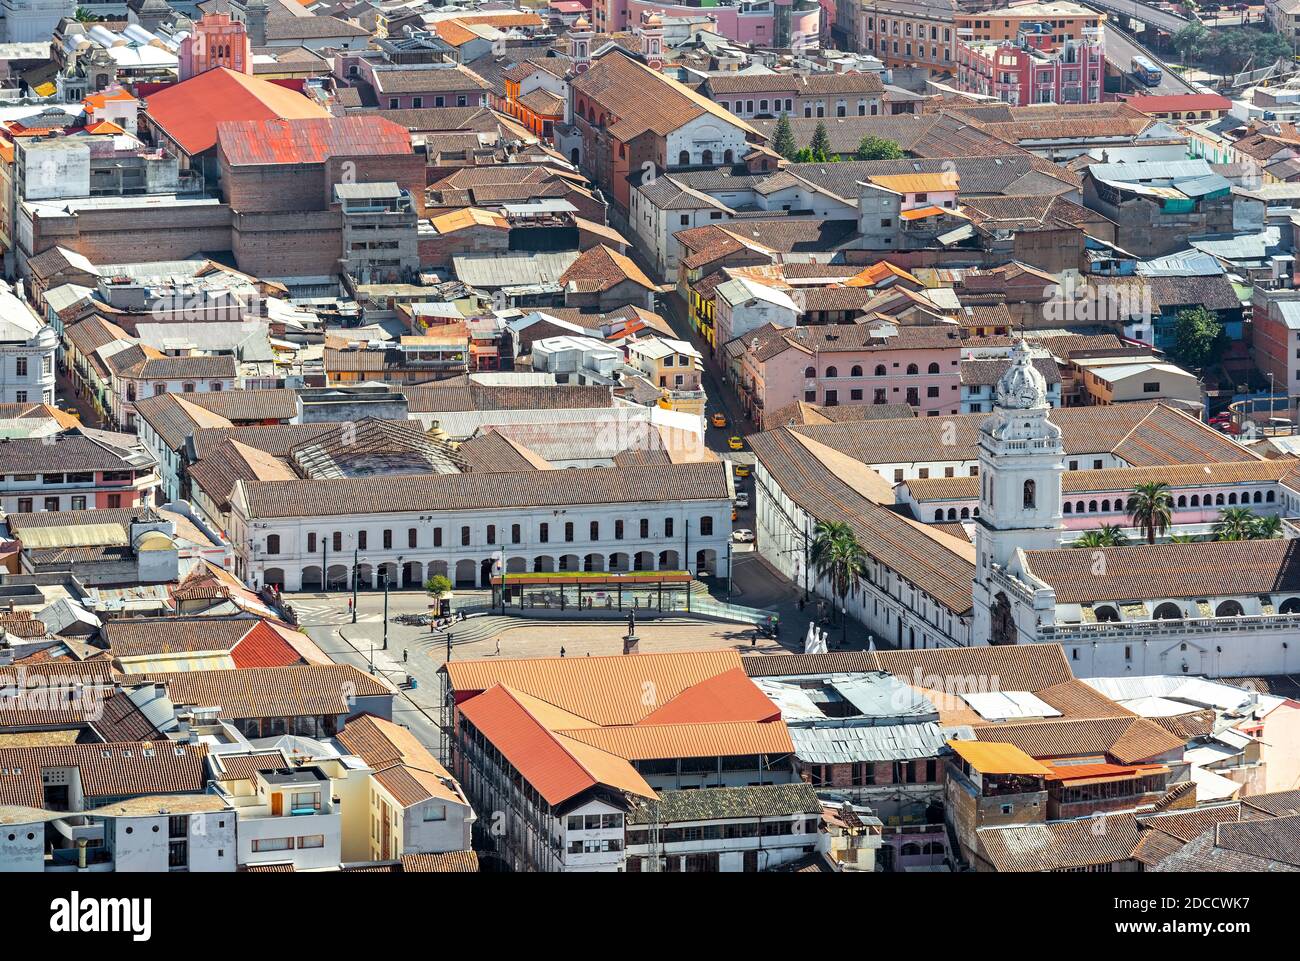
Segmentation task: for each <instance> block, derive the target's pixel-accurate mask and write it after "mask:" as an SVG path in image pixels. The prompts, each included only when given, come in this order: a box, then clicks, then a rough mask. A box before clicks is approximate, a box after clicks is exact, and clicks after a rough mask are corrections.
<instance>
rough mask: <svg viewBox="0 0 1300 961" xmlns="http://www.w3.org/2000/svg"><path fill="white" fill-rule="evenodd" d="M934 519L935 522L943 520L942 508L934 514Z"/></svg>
mask: <svg viewBox="0 0 1300 961" xmlns="http://www.w3.org/2000/svg"><path fill="white" fill-rule="evenodd" d="M934 519H935V521H936V522H938V521H941V520H943V508H942V507H941V508H939V509H938V510H937V511H935V512H934Z"/></svg>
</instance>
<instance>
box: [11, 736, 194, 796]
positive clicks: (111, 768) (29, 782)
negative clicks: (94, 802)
mask: <svg viewBox="0 0 1300 961" xmlns="http://www.w3.org/2000/svg"><path fill="white" fill-rule="evenodd" d="M207 753H208V749H207V747H206V746H204V745H201V744H177V743H175V742H173V741H128V742H118V743H107V744H60V745H46V746H43V747H25V748H0V803H4V804H23V805H26V806H28V807H35V808H43V807H44V806H45V798H44V789H43V786H42V783H41V771H42V769H44V768H59V767H75V768H78V769H79V770H80V771H81V788H82V792H83V794H84V795H85V796H86V798H88V799H94V798H121V797H135V796H138V795H147V794H189V793H197V792H200V791H202V790H203V786H204V784H205V783H206V773H205V769H204V760H203V759H204V758H205V757H206V756H207Z"/></svg>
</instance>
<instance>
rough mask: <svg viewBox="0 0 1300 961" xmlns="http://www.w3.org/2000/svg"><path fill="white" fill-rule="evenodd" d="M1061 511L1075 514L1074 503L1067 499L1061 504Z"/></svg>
mask: <svg viewBox="0 0 1300 961" xmlns="http://www.w3.org/2000/svg"><path fill="white" fill-rule="evenodd" d="M1061 513H1063V514H1073V513H1074V505H1073V504H1071V503H1070V502H1069V501H1066V502H1065V503H1064V504H1063V505H1062V506H1061Z"/></svg>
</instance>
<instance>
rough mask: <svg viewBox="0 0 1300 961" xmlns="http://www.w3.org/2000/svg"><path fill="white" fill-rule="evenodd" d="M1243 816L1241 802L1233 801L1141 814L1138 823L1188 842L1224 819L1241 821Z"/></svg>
mask: <svg viewBox="0 0 1300 961" xmlns="http://www.w3.org/2000/svg"><path fill="white" fill-rule="evenodd" d="M1241 817H1242V806H1241V802H1239V801H1232V802H1230V803H1228V804H1216V805H1213V806H1203V807H1196V808H1189V809H1187V810H1184V811H1168V812H1164V813H1157V814H1139V815H1138V824H1139V825H1141V826H1142V827H1143V828H1148V829H1151V830H1153V831H1160V832H1161V833H1162V834H1167V835H1169V836H1170V837H1174V838H1177V839H1178V840H1179V841H1181V842H1182V843H1184V844H1186V843H1187V842H1188V841H1192V840H1195V839H1196V838H1199V837H1200V836H1201V835H1202V834H1204V833H1205V832H1206V831H1209V830H1211V829H1213V828H1214V826H1215V825H1216V824H1221V823H1223V822H1224V821H1239V820H1241Z"/></svg>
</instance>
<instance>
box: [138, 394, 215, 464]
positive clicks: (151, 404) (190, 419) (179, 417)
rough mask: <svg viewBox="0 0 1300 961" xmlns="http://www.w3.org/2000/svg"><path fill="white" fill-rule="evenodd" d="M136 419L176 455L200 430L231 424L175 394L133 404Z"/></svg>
mask: <svg viewBox="0 0 1300 961" xmlns="http://www.w3.org/2000/svg"><path fill="white" fill-rule="evenodd" d="M135 412H136V416H138V417H139V418H140V419H141V420H143V421H144V422H145V423H147V424H148V425H149V426H150V427H151V428H153V431H154V433H156V434H157V435H158V437H159V439H160V440H161V441H162V442H163V443H164V444H166V445H167V447H168V449H170V450H173V451H178V450H180V449H181V447H182V446H183V445H184V444H185V442H186V441H187V440H188V439H189V437H190V435H191V434H193V433H194V431H195V430H196V429H197V428H200V427H230V426H232V424H231V422H230V421H229V420H228V419H226V418H225V417H222V416H220V415H219V414H214V413H212V412H211V411H209V410H206V409H205V408H203V407H200V406H199V405H197V404H194V403H191V402H190V401H189V400H183V399H182V398H180V397H178V396H177V395H176V394H174V393H167V394H156V395H154V396H153V397H146V398H144V399H143V400H138V401H136V404H135Z"/></svg>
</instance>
